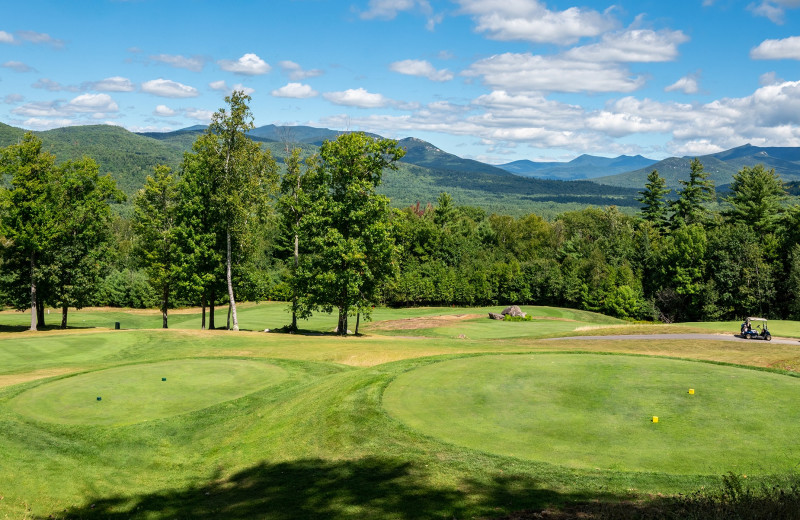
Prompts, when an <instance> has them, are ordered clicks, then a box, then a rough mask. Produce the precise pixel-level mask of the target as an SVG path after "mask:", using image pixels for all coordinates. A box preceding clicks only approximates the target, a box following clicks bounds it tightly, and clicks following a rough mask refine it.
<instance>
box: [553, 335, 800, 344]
mask: <svg viewBox="0 0 800 520" xmlns="http://www.w3.org/2000/svg"><path fill="white" fill-rule="evenodd" d="M597 339H605V340H648V339H685V340H714V341H747V342H750V343H759V342H762V341H764V340H761V339H744V338H740V337H739V336H737V335H734V334H614V335H609V336H566V337H560V338H548V341H551V340H553V341H555V340H597ZM770 343H781V344H784V345H798V344H800V340H797V339H792V338H776V337H775V336H772V341H771V342H770Z"/></svg>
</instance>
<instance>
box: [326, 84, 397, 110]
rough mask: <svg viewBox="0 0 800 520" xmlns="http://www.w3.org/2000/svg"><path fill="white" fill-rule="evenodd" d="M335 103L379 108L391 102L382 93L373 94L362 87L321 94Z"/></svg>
mask: <svg viewBox="0 0 800 520" xmlns="http://www.w3.org/2000/svg"><path fill="white" fill-rule="evenodd" d="M322 97H324V98H325V99H327V100H328V101H330V102H331V103H334V104H336V105H344V106H348V107H358V108H381V107H385V106H388V105H389V104H391V100H389V99H387V98H385V97H384V96H383V95H382V94H373V93H371V92H367V91H366V90H365V89H363V88H357V89H348V90H344V91H341V92H327V93H325V94H323V95H322Z"/></svg>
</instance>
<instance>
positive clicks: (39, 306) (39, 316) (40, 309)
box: [36, 298, 47, 329]
mask: <svg viewBox="0 0 800 520" xmlns="http://www.w3.org/2000/svg"><path fill="white" fill-rule="evenodd" d="M37 299H38V300H41V299H40V298H37ZM44 308H45V305H44V302H43V301H37V302H36V321H37V326H38V328H40V329H44V328H45V327H47V324H46V323H45V322H44Z"/></svg>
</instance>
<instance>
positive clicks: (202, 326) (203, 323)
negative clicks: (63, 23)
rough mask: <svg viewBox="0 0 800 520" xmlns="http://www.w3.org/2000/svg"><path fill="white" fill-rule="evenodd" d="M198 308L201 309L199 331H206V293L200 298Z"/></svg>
mask: <svg viewBox="0 0 800 520" xmlns="http://www.w3.org/2000/svg"><path fill="white" fill-rule="evenodd" d="M200 306H201V307H203V317H202V318H201V320H200V330H206V293H205V291H203V296H201V297H200Z"/></svg>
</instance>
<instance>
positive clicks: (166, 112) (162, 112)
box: [153, 105, 178, 117]
mask: <svg viewBox="0 0 800 520" xmlns="http://www.w3.org/2000/svg"><path fill="white" fill-rule="evenodd" d="M153 114H154V115H157V116H161V117H172V116H176V115H178V112H176V111H175V110H173V109H171V108H169V107H168V106H167V105H158V106H157V107H156V109H155V110H153Z"/></svg>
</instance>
